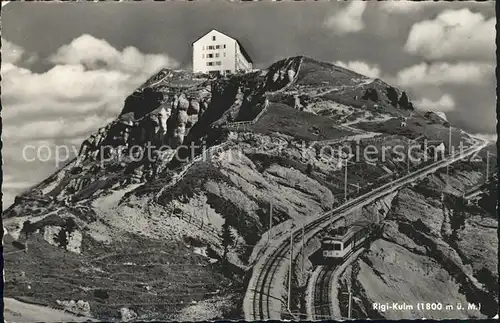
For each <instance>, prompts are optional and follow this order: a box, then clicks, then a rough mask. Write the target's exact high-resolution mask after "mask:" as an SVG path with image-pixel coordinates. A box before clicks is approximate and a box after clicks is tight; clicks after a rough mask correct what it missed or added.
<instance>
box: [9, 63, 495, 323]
mask: <svg viewBox="0 0 500 323" xmlns="http://www.w3.org/2000/svg"><path fill="white" fill-rule="evenodd" d="M449 126H450V124H449V122H448V121H446V120H444V119H443V118H441V117H440V116H439V115H437V114H435V113H430V112H429V113H424V112H420V111H416V110H415V109H414V107H413V104H412V102H411V100H410V98H409V97H408V95H407V93H405V92H404V91H403V90H401V89H398V88H396V87H394V86H391V85H389V84H387V83H385V82H383V81H382V80H380V79H371V78H368V77H366V76H363V75H360V74H358V73H355V72H353V71H350V70H347V69H345V68H342V67H338V66H335V65H332V64H329V63H324V62H319V61H316V60H313V59H311V58H307V57H303V56H298V57H291V58H286V59H283V60H280V61H278V62H276V63H274V64H272V65H271V66H269V68H268V69H267V70H262V71H255V72H251V73H246V74H236V75H230V76H224V77H216V78H213V77H209V76H208V75H202V74H193V73H189V72H186V71H179V70H167V69H164V70H161V71H159V72H158V73H157V74H156V75H154V76H153V77H151V78H150V79H149V80H148V81H147V82H146V83H144V84H143V85H142V86H141V87H140V88H138V89H137V90H136V91H134V92H133V93H132V94H131V95H130V96H129V97H127V99H126V100H125V102H124V107H123V109H122V111H121V113H120V114H119V115H118V116H117V118H116V120H114V121H113V122H111V123H110V124H108V125H107V126H105V127H102V128H100V129H98V130H97V131H96V132H95V133H94V134H92V135H91V136H90V137H89V138H87V139H86V140H85V141H84V142H83V143H82V145H81V149H80V153H79V155H78V157H77V158H75V159H74V160H73V161H71V162H70V163H69V164H67V165H66V166H65V167H63V168H61V169H60V170H58V171H57V172H56V173H54V174H53V175H52V176H50V177H49V178H47V179H46V180H44V181H43V182H41V183H40V184H38V185H36V186H34V187H33V188H31V189H29V190H28V191H26V192H25V193H23V194H22V195H20V196H18V197H16V200H15V203H14V204H13V205H12V206H11V207H10V208H9V209H7V210H6V211H5V212H4V227H5V228H6V230H7V232H8V237H9V239H11V240H12V241H15V242H16V243H17V246H19V245H21V246H25V247H27V249H26V252H18V253H15V254H13V256H12V257H11V258H9V259H7V260H6V272H7V273H10V275H11V276H10V278H9V277H7V283H6V289H5V291H6V295H11V296H12V295H13V296H27V297H30V298H32V299H37V300H43V301H44V302H46V303H47V304H50V305H51V306H56V305H57V306H60V307H63V308H66V309H67V308H68V307H71V308H72V310H73V311H77V312H79V313H80V314H84V315H89V313H90V314H92V315H94V316H96V317H98V318H100V319H114V318H122V319H124V317H125V318H136V317H138V318H139V319H141V320H149V319H160V320H169V319H173V320H194V319H200V316H199V313H200V311H205V312H206V311H208V312H210V315H209V317H208V316H207V317H205V316H202V317H201V318H202V319H212V318H213V319H217V318H239V317H241V316H240V315H241V313H240V312H239V311H240V310H241V301H242V295H243V294H244V292H245V288H246V283H248V282H247V278H248V273H249V272H251V267H252V265H253V261H254V260H255V258H256V257H257V254H258V252H259V250H261V249H259V248H261V247H262V246H263V240H261V236H262V235H263V234H264V232H266V231H267V230H269V227H270V225H272V226H273V232H275V233H276V234H279V233H280V230H286V228H288V227H287V226H288V225H290V223H291V221H292V220H293V221H303V220H304V219H306V218H308V217H312V216H315V215H318V214H321V213H324V212H326V211H328V210H331V209H332V208H334V207H336V206H339V205H341V204H342V203H343V202H344V199H345V196H346V195H347V197H348V198H352V197H355V196H357V195H359V194H363V193H366V192H368V191H370V190H373V189H374V188H376V187H378V186H380V185H383V184H385V183H388V182H389V181H391V180H393V179H394V178H397V177H398V176H402V175H404V174H406V172H408V171H409V170H410V168H411V169H416V168H418V167H419V163H414V164H410V163H408V162H407V161H406V160H398V159H396V158H395V154H394V153H393V152H389V153H388V156H387V158H386V159H384V160H381V161H377V162H368V161H365V160H361V161H356V162H354V163H352V164H350V165H349V166H347V170H345V169H344V164H343V162H342V158H340V157H341V156H339V155H338V154H337V153H336V152H335V149H334V148H335V147H336V146H338V145H342V146H346V147H351V148H353V149H352V150H351V152H352V154H353V155H359V154H358V153H357V152H356V150H355V148H356V146H361V147H366V146H368V145H373V146H375V147H382V146H384V145H390V146H396V145H401V146H402V147H409V145H410V144H412V143H414V142H418V141H419V140H425V139H428V140H432V141H433V142H436V143H437V144H439V145H441V144H442V145H441V146H439V147H444V149H445V150H446V151H449V150H450V148H451V147H450V143H451V145H452V146H456V145H458V143H459V142H465V143H466V144H472V143H473V142H474V138H472V137H471V136H469V135H468V134H466V133H463V132H462V131H460V129H456V128H453V129H452V130H449ZM449 138H451V141H450V140H449ZM325 147H330V148H331V149H330V150H331V152H329V153H327V157H328V158H325V155H324V148H325ZM424 152H426V151H425V148H418V149H416V150H415V154H416V155H418V156H420V155H422V154H423V153H424ZM358 157H359V156H358ZM423 164H424V161H422V165H423ZM455 175H456V176H462V177H463V178H462V181H460V182H454V183H453V185H451V186H450V187H448V188H447V189H448V190H449V192H451V193H453V194H461V193H460V192H464V191H465V190H467V189H468V187H472V186H474V185H475V184H477V182H478V181H479V180H480V176H479V175H478V173H477V172H474V171H470V172H467V171H461V170H460V171H457V172H456V173H455ZM345 176H347V178H348V180H347V182H345V178H346V177H345ZM439 176H444V175H439ZM439 176H438V179H435V184H436V185H437V186H436V188H435V189H438V188H437V187H439V189H443V190H444V188H443V186H442V184H443V181H442V179H441V178H440V177H439ZM345 185H347V186H345ZM405 194H407V195H411V194H413V193H411V192H408V191H406V193H405ZM405 196H406V195H405ZM419 198H420V197H419ZM429 198H430V197H429ZM396 200H397V199H396ZM422 200H423V201H426V198H425V197H422ZM401 201H402V200H401V199H400V200H399V202H398V203H400V204H398V207H400V208H403V206H401V203H403V202H401ZM386 202H387V203H388V204H387V205H385V206H383V207H381V208H380V210H382V211H380V214H379V213H377V212H365V213H367V214H364V215H365V216H366V217H368V218H370V219H372V220H374V219H375V218H376V217H377V219H378V217H379V216H385V215H386V214H387V212H389V210H390V209H391V206H390V204H391V203H392V200H391V201H386ZM429 203H430V202H429ZM432 203H434V202H432ZM370 210H371V209H370ZM408 212H409V211H408ZM375 213H377V214H378V215H376V216H375V215H374V214H375ZM270 221H271V223H270ZM393 221H395V219H394V218H393ZM424 222H425V221H424ZM431 222H432V221H430V222H429V223H427V222H425V223H426V224H424V225H428V226H432V225H433V223H431ZM393 223H394V222H393ZM387 230H392V231H390V232H391V234H395V235H397V234H400V233H397V234H396V233H395V232H397V231H398V229H397V227H394V226H391V227H390V228H388V229H387ZM401 230H403V229H401ZM387 232H389V231H387ZM401 239H402V240H401V241H396V242H397V243H401V244H404V243H405V241H406V240H404V239H403V238H401ZM407 239H409V238H407ZM264 240H266V239H264ZM403 240H404V241H403ZM12 241H11V242H12ZM266 241H267V240H266ZM16 243H9V244H8V247H7V246H6V247H5V248H6V249H5V250H8V249H9V248H11V249H12V248H14V249H15V248H16V247H15V245H16ZM415 248H417V247H416V246H415ZM18 249H19V248H18ZM16 251H17V250H16ZM12 252H14V251H12ZM485 254H486V255H487V256H490V254H488V253H486V252H485ZM483 255H484V254H483ZM480 256H481V255H480ZM450 261H451V260H450ZM460 270H461V269H460ZM488 270H490V268H489V269H488ZM491 270H492V269H491ZM489 273H490V271H489ZM12 277H14V278H12ZM422 279H425V277H424V278H422ZM464 284H465V285H467V284H469V282H466V283H464ZM365 287H366V286H365ZM365 287H364V288H365ZM466 287H468V288H469V287H470V286H469V285H467V286H466ZM477 288H478V287H477V286H476V285H474V286H473V287H470V288H469V290H472V292H470V293H474V292H475V291H476V289H477ZM456 293H457V294H459V293H460V292H458V291H457V292H456ZM466 293H467V292H466ZM367 295H368V294H367ZM454 295H455V294H454ZM365 296H366V295H365ZM366 297H367V299H368V298H369V297H370V296H369V295H368V296H366ZM61 298H62V299H61ZM71 300H74V302H73V303H71V302H70V301H71ZM79 300H80V301H82V302H80V303H78V302H77V301H79ZM65 302H66V303H65ZM68 302H69V303H68ZM61 304H62V305H61ZM68 304H70V305H68ZM75 304H80V305H78V306H79V307H78V306H77V305H75ZM85 304H86V305H85ZM87 305H88V306H87ZM205 312H204V313H205ZM197 315H198V316H197ZM203 315H205V314H203Z"/></svg>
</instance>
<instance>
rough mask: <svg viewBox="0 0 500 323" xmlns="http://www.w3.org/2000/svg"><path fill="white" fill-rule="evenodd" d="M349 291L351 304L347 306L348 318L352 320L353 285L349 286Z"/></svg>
mask: <svg viewBox="0 0 500 323" xmlns="http://www.w3.org/2000/svg"><path fill="white" fill-rule="evenodd" d="M347 292H348V293H349V305H348V308H347V318H348V319H349V320H350V319H351V311H352V306H351V304H352V293H351V285H348V286H347Z"/></svg>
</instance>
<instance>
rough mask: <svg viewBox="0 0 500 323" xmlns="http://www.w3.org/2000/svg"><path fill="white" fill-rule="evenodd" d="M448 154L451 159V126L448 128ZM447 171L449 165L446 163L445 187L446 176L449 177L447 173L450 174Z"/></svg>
mask: <svg viewBox="0 0 500 323" xmlns="http://www.w3.org/2000/svg"><path fill="white" fill-rule="evenodd" d="M448 152H449V155H450V157H451V155H452V152H451V125H450V127H449V128H448ZM449 169H450V164H449V163H447V164H446V178H447V179H446V187H448V176H449V173H450V171H449Z"/></svg>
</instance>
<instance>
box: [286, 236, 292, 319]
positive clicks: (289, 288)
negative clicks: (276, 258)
mask: <svg viewBox="0 0 500 323" xmlns="http://www.w3.org/2000/svg"><path fill="white" fill-rule="evenodd" d="M292 259H293V233H292V230H291V229H290V268H289V270H288V304H287V305H288V307H287V309H288V311H289V312H290V304H291V300H292V297H291V296H292Z"/></svg>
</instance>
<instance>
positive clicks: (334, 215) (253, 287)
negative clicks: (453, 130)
mask: <svg viewBox="0 0 500 323" xmlns="http://www.w3.org/2000/svg"><path fill="white" fill-rule="evenodd" d="M486 145H487V142H486V141H484V140H480V139H479V140H478V141H476V143H475V145H474V146H472V147H469V148H467V149H466V150H464V151H462V152H457V153H456V154H454V155H453V156H449V157H448V158H447V159H444V160H440V161H438V162H436V163H434V164H432V165H428V166H425V167H423V168H422V169H419V170H417V171H415V172H414V173H411V174H408V175H405V176H402V177H401V178H399V179H397V180H395V181H393V182H390V183H387V184H384V185H382V186H380V187H378V188H376V189H374V190H372V191H371V192H369V193H366V194H364V195H362V196H359V197H357V198H354V199H352V200H350V201H348V202H347V203H345V204H344V205H341V206H339V207H338V208H336V209H334V210H331V211H329V212H327V213H325V214H323V215H321V216H320V217H319V218H316V219H312V220H310V221H309V222H308V223H307V224H306V225H305V226H304V235H305V237H304V239H305V240H306V241H309V240H310V239H312V238H313V237H314V235H315V234H316V233H318V232H319V231H321V230H322V229H323V228H324V227H326V226H327V225H330V224H331V223H334V222H335V221H337V220H339V219H341V218H342V217H344V216H345V215H346V214H348V213H349V212H350V211H351V210H353V209H355V208H359V207H363V206H365V205H367V204H369V203H371V202H373V201H375V200H377V199H379V198H381V197H383V196H385V195H387V194H389V193H391V192H393V191H394V190H396V189H398V188H400V187H402V186H404V185H407V184H409V183H411V182H413V181H415V180H417V179H420V178H423V177H424V176H427V175H429V174H431V173H433V172H435V171H436V170H438V169H439V168H442V167H445V166H447V165H449V164H451V163H453V162H455V161H458V160H461V159H463V158H465V157H467V156H469V155H472V154H474V153H475V152H477V151H479V150H481V149H483V148H484V147H485V146H486ZM301 239H302V231H301V230H300V228H296V229H295V232H293V233H292V241H293V248H291V245H290V242H289V241H288V239H287V238H286V237H283V238H281V239H279V240H277V241H275V243H276V245H277V246H276V247H274V248H270V251H268V252H267V253H265V254H264V256H263V257H262V258H261V259H260V260H259V261H258V262H257V264H256V265H255V266H254V270H253V273H252V277H251V279H250V282H249V286H248V289H247V293H246V295H245V299H244V303H243V306H244V312H245V319H246V320H248V321H252V320H265V319H273V320H279V319H281V313H282V312H283V302H284V300H283V298H284V297H283V295H284V294H285V293H284V277H285V276H286V272H287V271H288V261H287V260H288V259H287V258H288V257H289V255H290V254H289V253H290V252H293V250H300V247H301ZM287 256H288V257H287ZM292 257H293V255H292ZM287 310H290V309H287Z"/></svg>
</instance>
